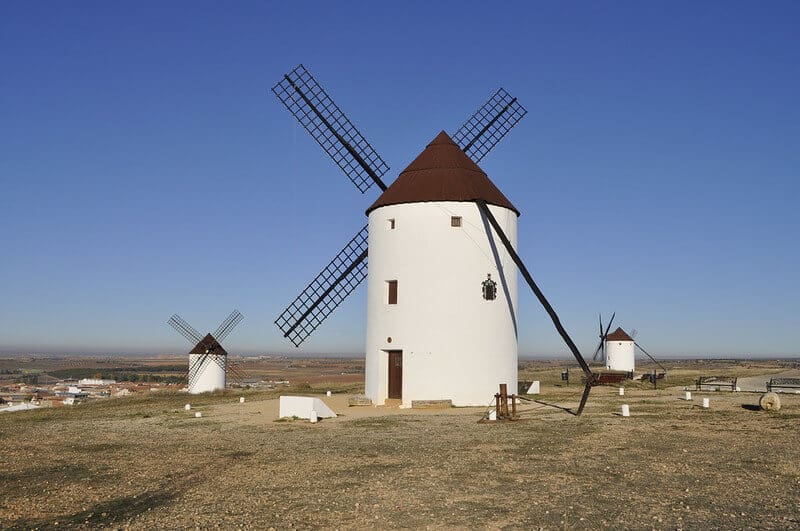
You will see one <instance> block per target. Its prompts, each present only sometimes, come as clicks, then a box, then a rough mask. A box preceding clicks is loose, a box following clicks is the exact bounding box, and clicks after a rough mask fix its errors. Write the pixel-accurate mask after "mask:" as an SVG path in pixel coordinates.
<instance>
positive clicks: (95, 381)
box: [78, 378, 117, 386]
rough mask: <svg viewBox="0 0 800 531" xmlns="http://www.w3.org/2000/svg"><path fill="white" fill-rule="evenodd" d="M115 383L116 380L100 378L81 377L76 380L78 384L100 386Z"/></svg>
mask: <svg viewBox="0 0 800 531" xmlns="http://www.w3.org/2000/svg"><path fill="white" fill-rule="evenodd" d="M115 383H117V381H116V380H101V379H100V378H81V379H80V380H78V385H92V386H102V385H112V384H115Z"/></svg>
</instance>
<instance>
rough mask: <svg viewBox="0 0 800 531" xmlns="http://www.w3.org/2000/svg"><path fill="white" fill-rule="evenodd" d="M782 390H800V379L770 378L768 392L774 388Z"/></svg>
mask: <svg viewBox="0 0 800 531" xmlns="http://www.w3.org/2000/svg"><path fill="white" fill-rule="evenodd" d="M775 387H777V388H780V389H800V378H770V379H769V382H767V391H770V392H771V391H772V389H773V388H775Z"/></svg>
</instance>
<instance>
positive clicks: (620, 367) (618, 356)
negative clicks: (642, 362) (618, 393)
mask: <svg viewBox="0 0 800 531" xmlns="http://www.w3.org/2000/svg"><path fill="white" fill-rule="evenodd" d="M634 351H635V345H634V341H633V338H632V337H631V336H629V335H628V334H627V332H625V330H623V329H622V328H620V327H617V329H616V330H614V331H613V332H611V333H610V334H608V335H606V337H605V353H606V355H605V358H606V369H609V370H611V371H623V372H627V373H632V372H633V371H634V369H635V363H634V354H635V352H634Z"/></svg>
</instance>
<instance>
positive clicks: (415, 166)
mask: <svg viewBox="0 0 800 531" xmlns="http://www.w3.org/2000/svg"><path fill="white" fill-rule="evenodd" d="M476 199H483V200H484V201H486V202H487V203H489V204H491V205H497V206H501V207H505V208H508V209H510V210H513V211H514V212H516V214H517V215H518V216H519V210H517V209H516V208H515V207H514V205H512V204H511V201H509V200H508V198H507V197H506V196H505V195H503V192H501V191H500V190H499V189H498V188H497V187H496V186H495V185H494V183H493V182H492V181H491V180H489V177H488V176H487V175H486V173H485V172H484V171H483V170H482V169H480V167H479V166H478V165H477V164H475V163H474V162H473V161H472V159H470V158H469V157H468V156H467V155H466V153H464V152H463V151H461V148H459V147H458V145H456V143H455V142H453V140H452V139H451V138H450V137H449V136H448V135H447V133H445V132H444V131H442V132H441V133H439V134H438V135H437V137H436V138H434V139H433V141H432V142H431V143H430V144H428V147H426V148H425V150H424V151H423V152H422V153H420V154H419V155H418V156H417V158H416V159H414V161H413V162H412V163H411V164H409V165H408V167H407V168H406V169H405V170H403V171H402V172H401V173H400V175H399V176H398V177H397V180H396V181H395V182H394V183H392V185H391V186H390V187H389V188H387V189H386V191H385V192H383V194H381V196H380V197H378V199H377V200H376V201H375V202H374V203H373V204H372V206H370V207H369V208H368V209H367V214H369V213H370V212H371V211H373V210H375V209H376V208H380V207H382V206H387V205H397V204H401V203H422V202H428V201H474V200H476Z"/></svg>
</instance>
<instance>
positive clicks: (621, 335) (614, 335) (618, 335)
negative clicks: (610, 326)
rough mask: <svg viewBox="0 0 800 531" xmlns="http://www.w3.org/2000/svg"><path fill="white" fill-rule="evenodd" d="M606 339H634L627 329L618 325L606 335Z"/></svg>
mask: <svg viewBox="0 0 800 531" xmlns="http://www.w3.org/2000/svg"><path fill="white" fill-rule="evenodd" d="M606 341H633V338H632V337H631V336H629V335H628V334H627V333H626V332H625V330H623V329H622V328H620V327H617V329H616V330H614V331H613V332H611V333H610V334H608V335H607V336H606Z"/></svg>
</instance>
